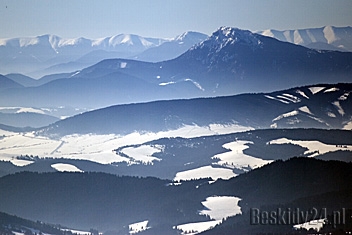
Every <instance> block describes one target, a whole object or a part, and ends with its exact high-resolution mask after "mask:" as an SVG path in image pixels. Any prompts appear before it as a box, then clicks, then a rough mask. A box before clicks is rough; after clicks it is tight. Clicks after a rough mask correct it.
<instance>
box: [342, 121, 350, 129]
mask: <svg viewBox="0 0 352 235" xmlns="http://www.w3.org/2000/svg"><path fill="white" fill-rule="evenodd" d="M343 130H352V121H351V122H348V123H346V124H345V125H344V126H343Z"/></svg>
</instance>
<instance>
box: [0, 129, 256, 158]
mask: <svg viewBox="0 0 352 235" xmlns="http://www.w3.org/2000/svg"><path fill="white" fill-rule="evenodd" d="M251 129H253V128H250V127H244V126H239V125H236V124H232V125H218V124H212V125H209V126H205V127H200V126H195V125H194V126H190V125H187V126H184V127H182V128H179V129H177V130H171V131H163V132H157V133H151V132H150V133H143V134H140V133H137V132H135V133H131V134H128V135H125V136H119V135H114V134H110V135H95V134H85V135H68V136H64V137H62V138H61V139H59V140H53V139H49V138H46V137H42V136H35V135H34V134H31V133H26V134H19V133H14V132H8V131H3V130H0V137H1V138H0V160H5V161H10V160H11V159H13V157H17V156H20V155H21V154H22V155H26V154H28V155H34V156H39V157H52V158H68V159H83V160H90V161H94V162H98V163H102V164H108V163H111V162H122V161H125V162H128V161H129V160H130V159H128V158H123V157H121V156H118V155H116V154H115V152H113V151H112V150H114V149H117V148H119V147H122V146H126V145H133V144H142V143H145V142H147V141H152V140H156V139H160V138H164V137H185V138H193V137H198V136H210V135H215V134H227V133H233V132H238V131H246V130H251Z"/></svg>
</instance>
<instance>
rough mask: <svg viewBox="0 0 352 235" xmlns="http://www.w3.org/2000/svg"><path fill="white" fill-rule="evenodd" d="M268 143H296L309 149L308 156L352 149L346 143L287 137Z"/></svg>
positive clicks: (306, 152)
mask: <svg viewBox="0 0 352 235" xmlns="http://www.w3.org/2000/svg"><path fill="white" fill-rule="evenodd" d="M268 144H296V145H299V146H301V147H303V148H307V149H308V150H307V151H305V152H304V154H309V155H308V157H316V156H318V155H320V154H324V153H328V152H335V151H338V150H349V151H352V146H351V145H346V148H342V147H338V146H336V145H332V144H324V143H322V142H320V141H316V140H314V141H308V140H290V139H287V138H280V139H276V140H272V141H270V142H268Z"/></svg>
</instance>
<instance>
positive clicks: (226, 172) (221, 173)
mask: <svg viewBox="0 0 352 235" xmlns="http://www.w3.org/2000/svg"><path fill="white" fill-rule="evenodd" d="M235 176H237V175H236V174H235V173H233V171H232V170H230V169H225V168H221V167H213V166H202V167H199V168H195V169H191V170H188V171H181V172H178V173H177V174H176V176H175V178H174V181H181V180H192V179H200V178H208V177H211V178H212V179H213V180H217V179H220V178H221V179H230V178H232V177H235Z"/></svg>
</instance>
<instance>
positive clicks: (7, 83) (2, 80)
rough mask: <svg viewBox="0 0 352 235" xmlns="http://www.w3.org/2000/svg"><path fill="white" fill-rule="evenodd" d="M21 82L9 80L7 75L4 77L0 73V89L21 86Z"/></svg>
mask: <svg viewBox="0 0 352 235" xmlns="http://www.w3.org/2000/svg"><path fill="white" fill-rule="evenodd" d="M21 87H23V86H22V85H21V84H19V83H17V82H15V81H13V80H11V79H10V78H8V77H5V76H3V75H1V74H0V90H5V89H12V88H21Z"/></svg>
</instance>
